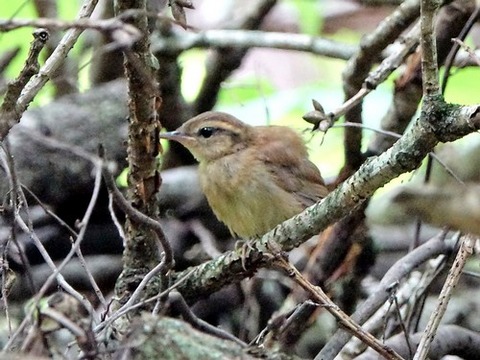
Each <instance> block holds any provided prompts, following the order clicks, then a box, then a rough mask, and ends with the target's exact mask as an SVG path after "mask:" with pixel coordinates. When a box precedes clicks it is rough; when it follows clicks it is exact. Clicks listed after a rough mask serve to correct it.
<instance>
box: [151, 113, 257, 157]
mask: <svg viewBox="0 0 480 360" xmlns="http://www.w3.org/2000/svg"><path fill="white" fill-rule="evenodd" d="M252 129H253V127H252V126H250V125H247V124H245V123H243V122H241V121H240V120H238V119H237V118H236V117H234V116H232V115H229V114H226V113H222V112H217V111H208V112H205V113H202V114H200V115H197V116H195V117H194V118H192V119H190V120H188V121H187V122H185V123H184V124H183V125H182V126H180V127H179V128H178V129H177V130H175V131H170V132H166V133H162V134H160V137H161V138H163V139H169V140H174V141H177V142H179V143H180V144H182V145H183V146H185V147H186V148H187V149H188V150H189V151H190V152H191V153H192V155H193V156H194V157H195V158H196V159H197V160H198V161H199V162H208V161H214V160H217V159H220V158H222V157H224V156H227V155H230V154H233V153H236V152H238V151H240V150H242V149H245V148H246V147H248V145H249V142H250V140H251V138H252V134H251V133H252Z"/></svg>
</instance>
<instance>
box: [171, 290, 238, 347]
mask: <svg viewBox="0 0 480 360" xmlns="http://www.w3.org/2000/svg"><path fill="white" fill-rule="evenodd" d="M168 299H169V300H170V304H171V306H172V308H173V310H175V311H177V312H178V313H179V314H180V315H181V316H182V317H183V319H184V320H185V321H187V322H188V323H189V324H190V325H192V326H193V327H194V328H195V329H198V330H200V331H203V332H206V333H207V334H211V335H214V336H217V337H219V338H221V339H226V340H230V341H234V342H235V343H237V344H238V345H240V346H241V347H243V348H245V347H247V344H246V343H244V342H243V341H241V340H240V339H238V338H236V337H235V336H233V335H232V334H230V333H228V332H226V331H224V330H222V329H220V328H217V327H215V326H213V325H210V324H209V323H207V322H206V321H203V320H202V319H199V318H198V317H197V316H195V314H194V313H193V312H192V310H190V308H189V306H188V305H187V303H186V301H185V299H184V298H183V296H182V294H180V293H179V292H178V291H172V292H171V293H170V294H169V297H168Z"/></svg>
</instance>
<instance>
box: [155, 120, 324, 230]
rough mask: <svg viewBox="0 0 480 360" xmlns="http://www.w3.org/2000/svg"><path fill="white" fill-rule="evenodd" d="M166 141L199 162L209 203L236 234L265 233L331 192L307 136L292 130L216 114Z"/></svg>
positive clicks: (189, 124)
mask: <svg viewBox="0 0 480 360" xmlns="http://www.w3.org/2000/svg"><path fill="white" fill-rule="evenodd" d="M161 137H163V138H166V139H170V140H175V141H178V142H179V143H181V144H183V145H184V146H185V147H186V148H187V149H188V150H190V152H191V153H192V154H193V156H195V158H196V159H197V160H198V161H199V176H200V183H201V185H202V188H203V191H204V193H205V196H206V197H207V200H208V203H209V204H210V206H211V208H212V209H213V211H214V213H215V214H216V216H217V217H218V219H219V220H220V221H222V222H224V223H225V224H226V225H227V226H228V228H229V229H230V231H231V232H232V234H234V235H238V236H240V237H244V238H250V237H254V236H260V235H263V234H264V233H266V232H268V231H269V230H271V229H273V228H274V227H275V226H276V225H278V224H279V223H281V222H283V221H284V220H286V219H289V218H291V217H292V216H294V215H296V214H298V213H300V212H301V211H302V210H304V209H305V208H306V207H308V206H310V205H312V204H314V203H315V202H316V201H318V200H320V199H322V198H323V197H325V196H326V195H327V193H328V190H327V188H326V187H325V184H324V182H323V179H322V177H321V175H320V171H319V170H318V168H317V167H316V166H315V165H314V164H313V163H312V162H311V161H310V160H308V153H307V149H306V147H305V144H304V142H303V140H302V138H301V137H300V136H299V135H298V134H297V133H296V132H295V131H293V130H292V129H290V128H288V127H284V126H250V125H247V124H245V123H243V122H241V121H240V120H238V119H237V118H235V117H234V116H232V115H229V114H226V113H221V112H214V111H210V112H206V113H203V114H200V115H198V116H196V117H194V118H192V119H190V120H188V121H187V122H186V123H184V124H183V125H182V126H181V127H180V128H178V129H177V130H176V131H172V132H169V133H164V134H161Z"/></svg>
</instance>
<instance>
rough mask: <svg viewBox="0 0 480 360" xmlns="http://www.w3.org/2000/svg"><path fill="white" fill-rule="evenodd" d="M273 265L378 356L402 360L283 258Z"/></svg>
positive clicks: (277, 259)
mask: <svg viewBox="0 0 480 360" xmlns="http://www.w3.org/2000/svg"><path fill="white" fill-rule="evenodd" d="M275 264H276V265H277V266H279V267H280V268H281V269H282V270H284V271H285V272H286V273H287V274H288V276H290V277H291V278H293V279H294V280H295V281H296V282H297V283H298V284H299V285H300V286H301V287H302V288H303V289H304V290H306V291H307V292H309V293H310V295H311V296H312V298H313V299H314V300H315V301H316V302H318V303H320V305H322V306H324V308H325V309H326V310H327V311H328V312H329V313H330V314H332V315H333V316H334V317H335V318H336V319H337V320H338V322H339V323H340V325H341V326H342V327H343V328H345V329H346V330H347V331H349V332H350V333H352V334H353V335H354V336H356V337H357V338H359V339H360V340H361V341H363V342H364V343H365V344H367V345H368V346H370V347H371V348H372V349H374V350H375V351H377V352H378V353H379V354H380V355H382V356H383V357H385V358H386V359H395V360H400V359H403V358H402V357H401V356H400V355H398V354H397V353H396V352H395V351H393V350H392V349H391V348H389V347H388V346H386V345H384V344H381V343H380V342H379V341H378V340H377V339H376V338H375V337H374V336H373V335H372V334H370V333H369V332H366V331H365V330H363V329H362V327H361V326H360V325H358V324H357V323H355V322H354V321H353V320H352V319H351V318H350V317H349V316H348V315H347V314H345V313H344V312H343V311H342V310H341V309H340V308H339V307H338V305H337V304H335V303H334V302H333V301H332V300H331V299H330V298H329V297H328V296H327V294H325V293H324V292H323V290H322V289H321V288H320V287H319V286H314V285H313V284H312V283H310V282H309V281H308V280H307V279H306V278H305V277H304V276H303V275H302V274H301V273H300V272H299V271H298V270H297V269H296V268H295V266H293V265H292V264H291V263H290V262H289V261H288V260H286V259H285V258H284V257H283V256H278V257H277V258H276V262H275Z"/></svg>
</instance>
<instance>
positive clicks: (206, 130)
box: [198, 127, 215, 139]
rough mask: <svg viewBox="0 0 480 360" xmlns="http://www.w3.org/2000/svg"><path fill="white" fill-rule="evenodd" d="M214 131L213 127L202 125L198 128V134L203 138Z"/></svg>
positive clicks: (206, 137)
mask: <svg viewBox="0 0 480 360" xmlns="http://www.w3.org/2000/svg"><path fill="white" fill-rule="evenodd" d="M214 132H215V128H213V127H204V128H201V129H200V130H198V135H199V136H201V137H203V138H205V139H208V138H209V137H210V136H212V135H213V133H214Z"/></svg>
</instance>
